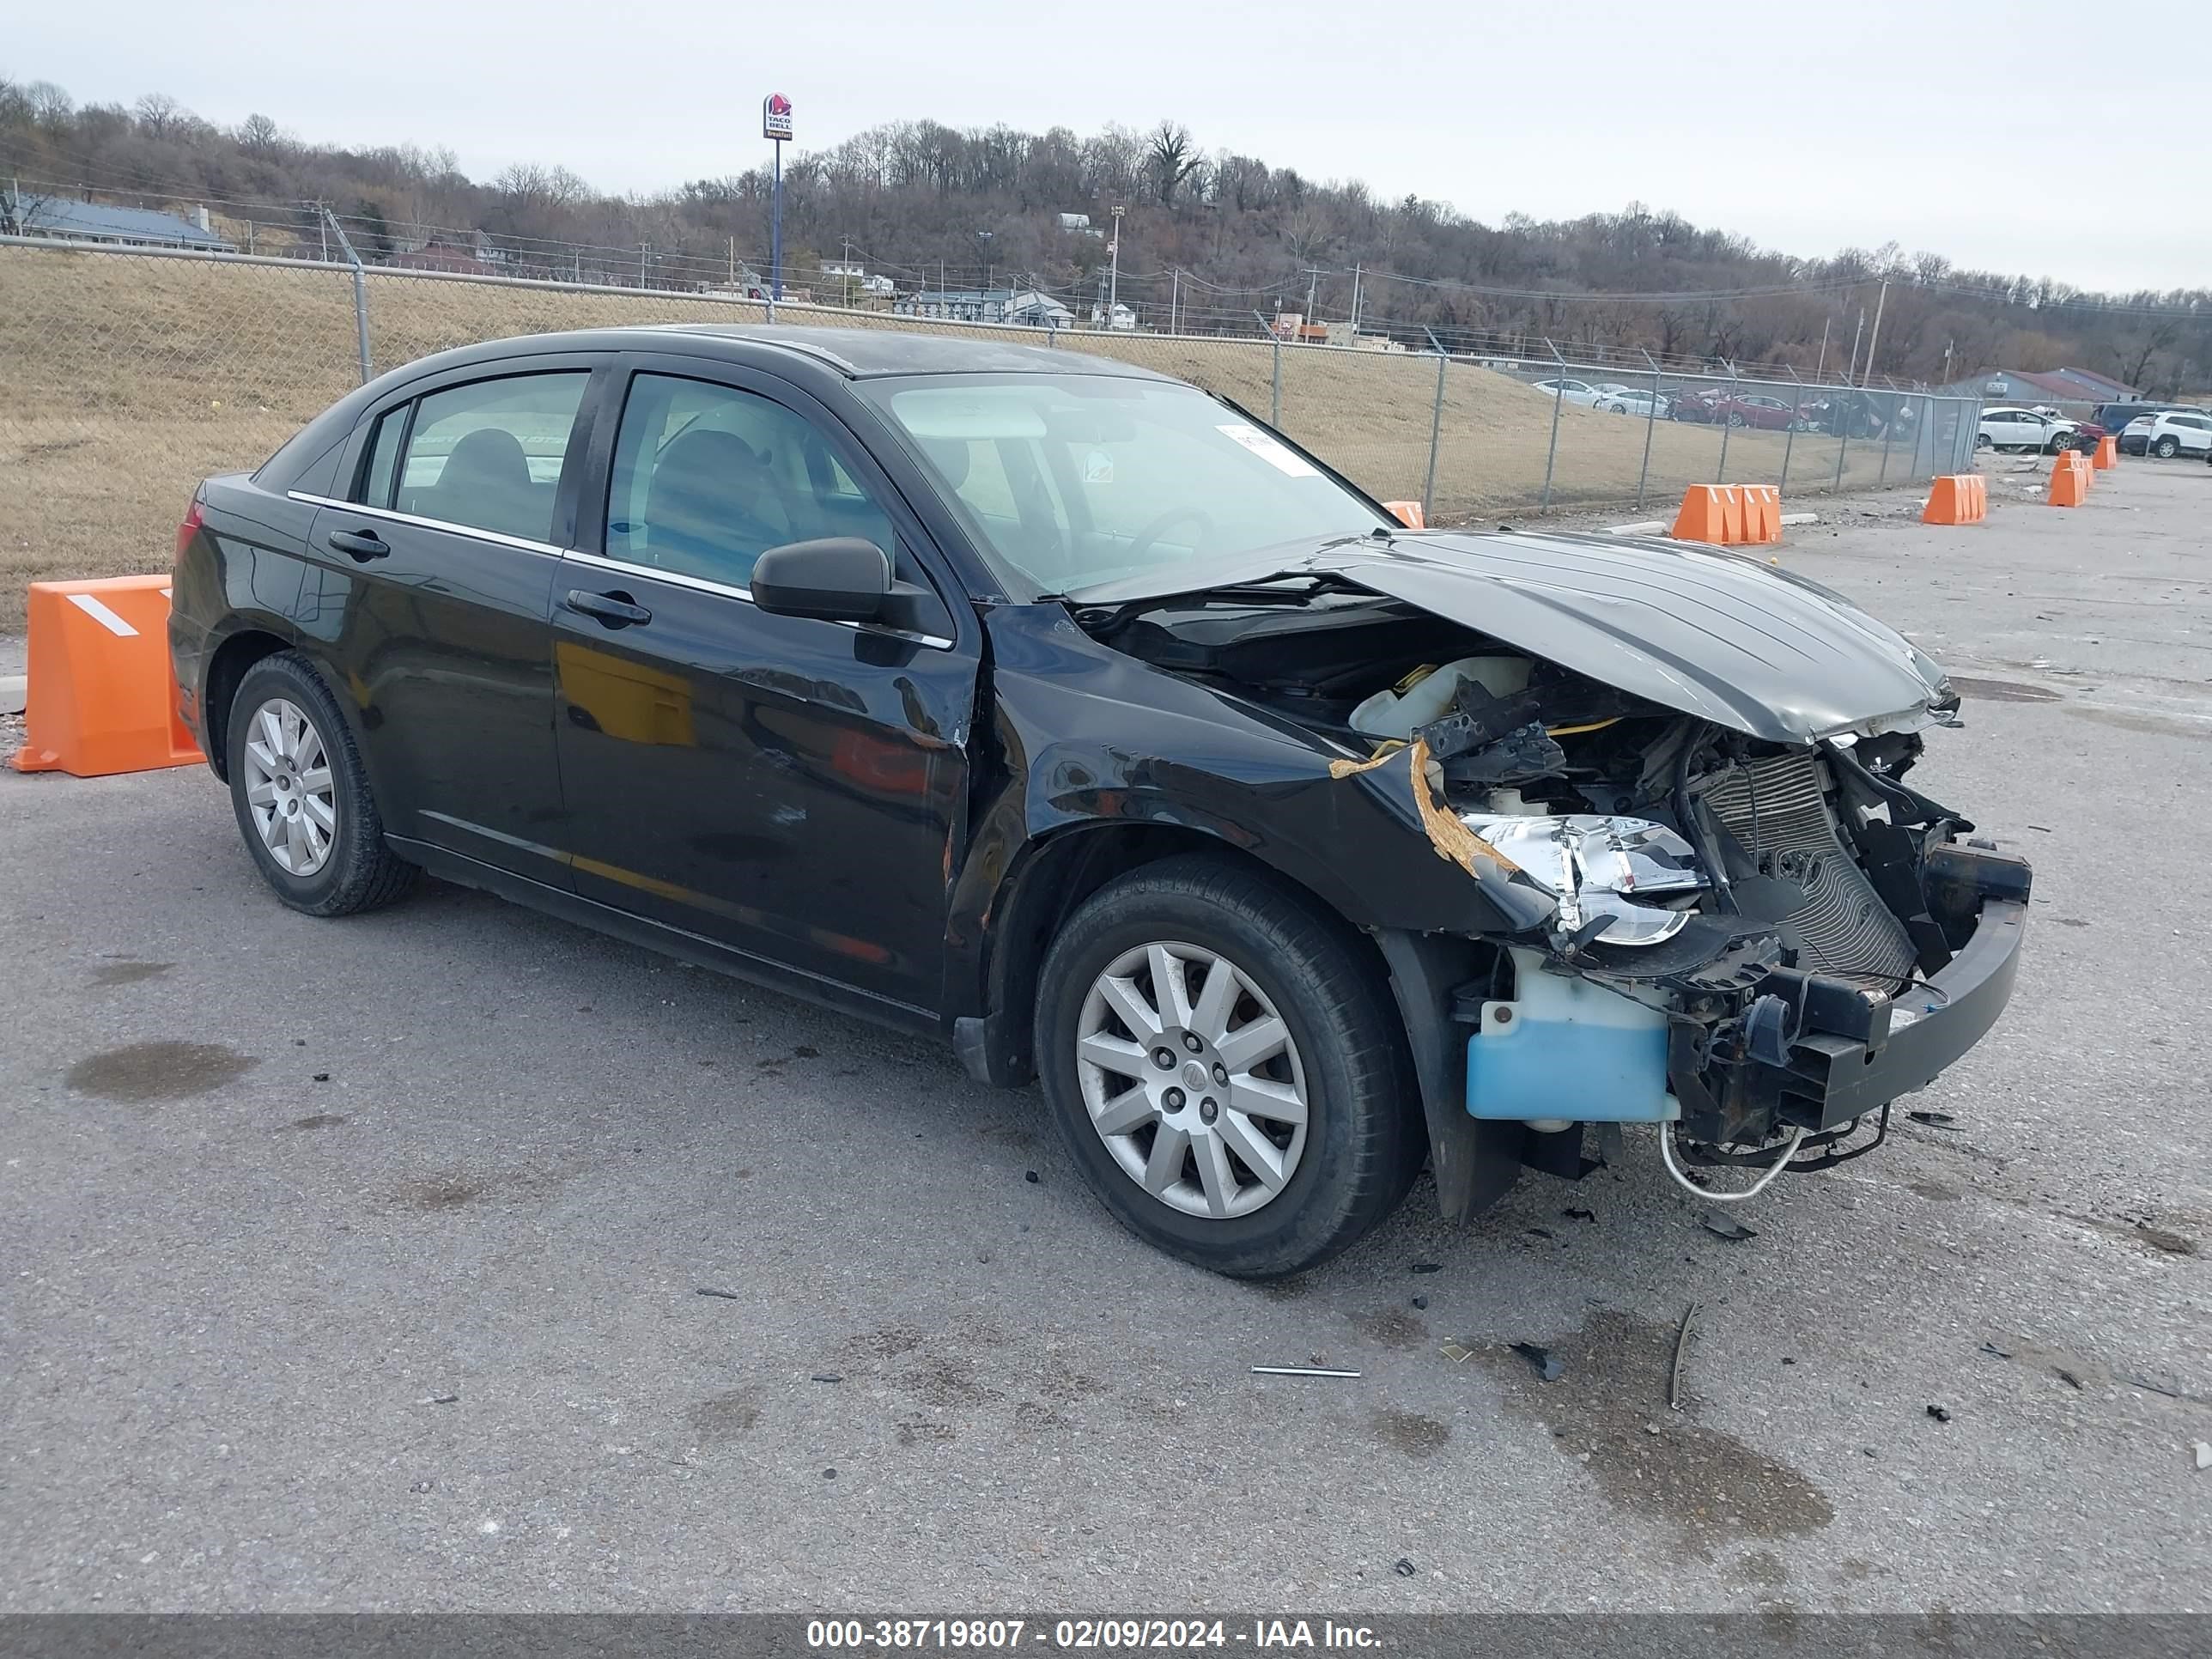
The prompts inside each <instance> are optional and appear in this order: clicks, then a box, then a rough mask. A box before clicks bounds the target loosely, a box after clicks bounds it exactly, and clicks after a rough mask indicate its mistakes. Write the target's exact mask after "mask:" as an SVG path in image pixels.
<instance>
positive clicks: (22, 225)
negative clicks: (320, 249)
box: [0, 191, 237, 253]
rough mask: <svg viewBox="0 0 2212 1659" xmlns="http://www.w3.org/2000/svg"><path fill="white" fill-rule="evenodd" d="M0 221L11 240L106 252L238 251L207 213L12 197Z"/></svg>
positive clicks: (2, 201) (0, 207)
mask: <svg viewBox="0 0 2212 1659" xmlns="http://www.w3.org/2000/svg"><path fill="white" fill-rule="evenodd" d="M0 220H4V221H5V222H6V226H7V228H8V229H9V231H11V232H12V233H13V234H15V235H18V236H50V237H52V238H53V239H54V240H57V241H64V242H93V243H102V244H105V245H106V246H110V247H188V248H195V249H197V250H198V251H199V252H203V253H231V252H236V251H237V250H236V247H235V245H234V244H233V243H230V242H228V241H225V240H223V239H222V237H220V236H218V235H216V234H215V232H214V231H213V230H212V229H211V228H210V227H209V224H208V210H206V209H205V208H201V209H199V210H197V211H196V212H195V213H194V214H193V215H192V216H191V218H189V219H184V218H179V216H177V215H175V214H173V213H156V212H155V211H154V210H152V209H150V208H125V207H108V206H106V205H105V204H101V203H99V202H76V201H70V200H68V199H67V198H65V197H58V196H33V195H29V194H27V193H25V192H22V191H15V192H11V193H9V194H8V195H6V196H0Z"/></svg>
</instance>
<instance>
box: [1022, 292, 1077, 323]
mask: <svg viewBox="0 0 2212 1659" xmlns="http://www.w3.org/2000/svg"><path fill="white" fill-rule="evenodd" d="M1005 320H1006V321H1007V322H1010V323H1020V324H1022V325H1024V326H1026V327H1029V328H1073V327H1074V326H1075V313H1073V311H1071V310H1069V309H1068V307H1066V306H1064V305H1062V304H1061V303H1060V301H1057V300H1055V299H1054V298H1053V297H1052V295H1049V294H1047V293H1045V292H1044V291H1043V290H1042V289H1034V288H1024V289H1015V290H1014V292H1013V294H1012V295H1011V296H1009V298H1008V299H1007V301H1006V313H1005Z"/></svg>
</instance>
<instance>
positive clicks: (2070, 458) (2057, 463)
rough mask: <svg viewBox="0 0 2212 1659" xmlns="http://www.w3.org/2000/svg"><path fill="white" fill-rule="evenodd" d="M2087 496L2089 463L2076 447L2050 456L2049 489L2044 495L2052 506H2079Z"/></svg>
mask: <svg viewBox="0 0 2212 1659" xmlns="http://www.w3.org/2000/svg"><path fill="white" fill-rule="evenodd" d="M2088 498H2089V464H2088V461H2087V459H2086V458H2085V457H2084V456H2083V455H2082V453H2081V451H2080V450H2078V449H2069V450H2068V451H2066V452H2065V453H2063V454H2062V455H2056V456H2053V457H2052V458H2051V489H2050V493H2049V494H2048V495H2046V496H2045V500H2046V501H2049V502H2050V503H2051V506H2053V507H2079V506H2081V503H2082V502H2083V501H2087V499H2088Z"/></svg>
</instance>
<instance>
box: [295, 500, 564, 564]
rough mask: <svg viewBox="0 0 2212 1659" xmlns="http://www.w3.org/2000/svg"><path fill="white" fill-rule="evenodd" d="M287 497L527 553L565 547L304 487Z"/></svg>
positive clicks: (554, 554) (554, 552) (550, 553)
mask: <svg viewBox="0 0 2212 1659" xmlns="http://www.w3.org/2000/svg"><path fill="white" fill-rule="evenodd" d="M284 494H285V495H286V497H287V498H288V499H289V500H292V501H303V502H305V503H307V505H308V506H310V507H335V508H337V510H338V511H339V512H341V513H361V514H362V515H363V516H364V517H367V518H371V519H384V520H389V521H390V522H391V523H392V524H411V525H414V526H416V527H417V528H418V529H422V530H442V531H445V532H447V533H449V534H451V535H455V536H468V537H472V538H475V539H476V540H477V541H480V542H490V543H491V544H494V545H495V546H498V547H512V548H515V549H517V550H520V551H521V552H524V553H539V554H543V555H544V556H545V557H547V558H549V559H557V558H559V557H560V556H561V553H562V550H561V549H560V548H558V547H556V546H555V545H554V544H552V543H550V542H533V541H531V540H529V539H528V538H526V537H522V536H509V535H507V534H506V533H505V532H501V531H497V530H484V529H481V528H479V527H478V526H475V525H472V524H455V523H453V521H452V520H447V519H425V518H422V517H420V516H419V515H417V514H416V513H401V512H399V511H398V510H396V509H395V508H392V507H367V506H364V505H362V503H361V502H359V501H333V500H331V498H330V497H329V496H328V495H308V494H307V492H306V491H305V490H302V489H288V490H286V491H285V492H284Z"/></svg>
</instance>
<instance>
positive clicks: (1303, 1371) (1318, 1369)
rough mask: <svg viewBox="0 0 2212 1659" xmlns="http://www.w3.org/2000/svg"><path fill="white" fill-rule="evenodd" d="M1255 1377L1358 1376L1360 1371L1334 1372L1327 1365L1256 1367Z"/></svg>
mask: <svg viewBox="0 0 2212 1659" xmlns="http://www.w3.org/2000/svg"><path fill="white" fill-rule="evenodd" d="M1252 1375H1253V1376H1358V1375H1359V1373H1358V1371H1340V1370H1330V1369H1329V1368H1328V1366H1326V1365H1255V1366H1253V1367H1252Z"/></svg>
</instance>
